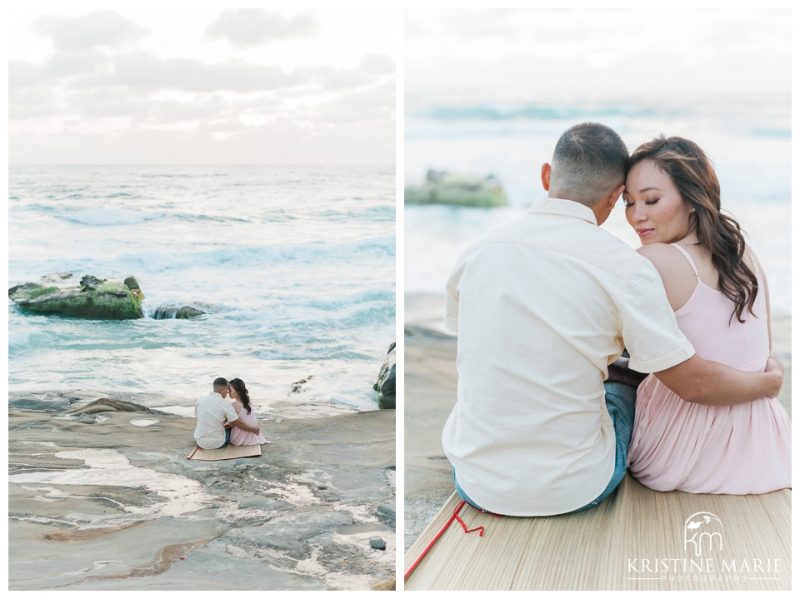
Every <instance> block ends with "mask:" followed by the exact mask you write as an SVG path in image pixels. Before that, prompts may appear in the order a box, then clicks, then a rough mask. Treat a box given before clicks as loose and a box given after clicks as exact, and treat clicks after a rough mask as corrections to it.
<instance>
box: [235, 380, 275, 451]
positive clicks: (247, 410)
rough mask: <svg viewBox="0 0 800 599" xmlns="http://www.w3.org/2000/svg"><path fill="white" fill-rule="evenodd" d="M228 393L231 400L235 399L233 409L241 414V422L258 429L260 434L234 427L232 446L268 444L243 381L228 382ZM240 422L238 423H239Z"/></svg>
mask: <svg viewBox="0 0 800 599" xmlns="http://www.w3.org/2000/svg"><path fill="white" fill-rule="evenodd" d="M228 392H229V393H230V396H231V399H233V400H234V401H233V409H234V410H236V413H237V414H239V420H241V421H242V422H244V423H245V424H247V425H248V426H252V427H256V428H258V433H251V432H249V431H246V430H244V429H243V428H239V427H238V426H234V427H233V430H232V431H231V445H260V444H262V443H268V441H267V440H266V439H265V438H264V436H263V435H262V434H261V427H260V426H259V425H258V420H257V419H256V413H255V412H254V411H253V408H252V406H251V405H250V394H249V393H248V392H247V387H245V385H244V381H243V380H242V379H232V380H231V381H228ZM237 422H238V421H237Z"/></svg>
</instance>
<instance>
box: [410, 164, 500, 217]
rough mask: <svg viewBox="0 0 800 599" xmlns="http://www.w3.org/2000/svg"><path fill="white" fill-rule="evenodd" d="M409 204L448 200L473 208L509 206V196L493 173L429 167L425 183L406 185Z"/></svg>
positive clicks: (444, 201) (455, 204) (448, 201)
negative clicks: (479, 175) (459, 171)
mask: <svg viewBox="0 0 800 599" xmlns="http://www.w3.org/2000/svg"><path fill="white" fill-rule="evenodd" d="M404 198H405V203H406V204H449V205H453V206H469V207H473V208H495V207H497V206H507V205H508V198H507V196H506V192H505V191H504V190H503V187H502V185H501V184H500V181H499V180H498V179H497V177H495V176H494V175H488V176H486V177H478V176H474V175H464V174H456V173H449V172H446V171H436V170H433V169H430V170H428V173H427V175H426V178H425V183H423V184H422V185H420V186H417V187H413V186H412V187H406V189H405V195H404Z"/></svg>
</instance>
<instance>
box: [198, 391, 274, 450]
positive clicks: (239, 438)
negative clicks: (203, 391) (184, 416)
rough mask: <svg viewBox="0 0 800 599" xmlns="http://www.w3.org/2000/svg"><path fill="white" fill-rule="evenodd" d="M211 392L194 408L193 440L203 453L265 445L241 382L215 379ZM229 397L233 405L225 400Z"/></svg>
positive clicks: (247, 394)
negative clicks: (195, 420)
mask: <svg viewBox="0 0 800 599" xmlns="http://www.w3.org/2000/svg"><path fill="white" fill-rule="evenodd" d="M213 389H214V390H213V391H212V392H211V393H209V394H208V395H206V396H205V397H201V398H200V399H199V400H198V401H197V404H196V405H195V407H194V415H195V418H196V419H197V426H196V427H195V430H194V440H195V442H196V443H197V446H198V447H200V448H202V449H221V448H222V447H225V446H227V445H228V444H230V445H260V444H261V443H267V440H266V439H265V438H264V437H263V435H262V434H261V428H260V427H259V426H258V421H257V420H256V414H255V412H253V408H252V406H251V405H250V394H249V393H248V392H247V387H245V385H244V381H243V380H242V379H232V380H231V381H230V382H229V381H227V380H225V379H224V378H222V377H220V378H217V379H214V383H213ZM228 395H230V398H231V399H232V400H233V401H229V400H228V399H226V398H227V397H228Z"/></svg>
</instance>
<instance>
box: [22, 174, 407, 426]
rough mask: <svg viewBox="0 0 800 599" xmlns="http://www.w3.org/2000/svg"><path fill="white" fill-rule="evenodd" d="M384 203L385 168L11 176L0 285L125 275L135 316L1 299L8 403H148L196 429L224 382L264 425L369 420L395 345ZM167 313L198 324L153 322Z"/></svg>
mask: <svg viewBox="0 0 800 599" xmlns="http://www.w3.org/2000/svg"><path fill="white" fill-rule="evenodd" d="M394 196H395V176H394V169H393V168H392V167H387V168H378V167H350V166H345V167H342V166H320V167H316V166H219V167H214V166H186V167H176V166H141V167H139V166H12V167H10V172H9V237H10V240H9V284H10V285H14V284H17V283H21V282H25V281H34V282H36V281H39V279H40V278H41V277H42V276H44V275H49V274H53V273H62V272H64V273H73V277H72V278H71V279H68V280H66V281H65V283H70V282H72V281H74V282H75V283H76V284H77V281H78V280H79V279H80V278H81V276H82V275H84V274H92V275H95V276H97V277H100V278H108V279H115V280H122V278H124V277H125V276H127V275H134V276H135V277H136V278H137V279H138V281H139V283H140V285H141V288H142V291H143V292H144V295H145V300H144V304H143V306H144V310H145V312H146V317H145V318H143V319H139V320H131V321H95V320H82V319H72V318H60V317H53V316H38V315H37V316H32V315H28V314H23V313H22V312H20V310H19V309H18V308H17V307H16V306H15V305H14V304H13V303H12V302H10V301H9V308H8V310H9V325H8V327H9V348H8V349H9V390H10V391H44V390H56V391H72V390H79V391H87V390H88V391H93V390H94V391H98V392H103V393H105V392H109V393H113V392H123V393H141V394H143V397H149V399H147V400H146V403H149V404H151V405H153V406H154V407H164V408H166V409H168V410H172V411H174V412H177V413H185V414H190V413H191V408H192V407H193V406H194V402H195V401H196V399H197V398H198V397H200V396H202V395H204V394H206V393H208V392H209V390H210V389H211V382H212V380H213V379H214V378H215V377H217V376H224V377H227V378H233V377H239V378H241V379H243V380H244V381H245V383H246V385H247V387H248V389H249V390H250V396H251V398H252V399H253V402H254V405H255V406H256V410H257V412H265V411H269V410H270V408H271V407H272V406H274V405H275V404H276V402H289V405H297V406H298V407H299V406H301V405H316V406H328V407H330V408H331V411H334V412H335V411H356V410H371V409H377V405H376V401H375V393H374V391H373V390H372V384H373V383H374V382H375V380H376V378H377V375H378V370H379V368H380V365H381V362H382V361H383V359H384V357H385V354H386V351H387V349H388V346H389V344H390V343H391V342H393V341H394V340H395V339H394V336H395V201H394ZM161 305H173V306H180V305H191V306H195V307H197V308H200V309H202V310H204V311H206V312H207V314H206V315H204V316H201V317H200V318H197V319H193V320H174V319H172V320H155V319H153V318H152V314H153V312H154V311H155V309H156V308H157V307H159V306H161ZM303 379H306V380H307V382H306V383H304V384H303V385H301V386H300V388H299V391H297V392H292V388H293V383H295V382H297V381H300V380H303Z"/></svg>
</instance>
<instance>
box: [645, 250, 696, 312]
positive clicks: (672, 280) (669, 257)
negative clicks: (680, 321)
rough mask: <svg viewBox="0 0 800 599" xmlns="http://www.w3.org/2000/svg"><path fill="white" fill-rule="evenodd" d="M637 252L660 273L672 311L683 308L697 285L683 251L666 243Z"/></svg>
mask: <svg viewBox="0 0 800 599" xmlns="http://www.w3.org/2000/svg"><path fill="white" fill-rule="evenodd" d="M636 251H637V252H639V254H641V255H642V256H644V257H645V258H647V259H648V260H649V261H650V262H651V263H652V264H653V266H654V267H655V269H656V270H657V271H658V274H659V275H660V276H661V281H662V283H663V284H664V289H665V291H666V292H667V299H669V303H670V305H671V306H672V309H673V310H677V309H679V308H680V307H681V306H683V305H684V304H685V303H686V302H687V301H688V300H689V298H690V297H691V295H692V292H693V291H694V288H695V286H696V285H697V277H696V276H695V274H694V270H693V269H692V267H691V265H690V264H689V262H688V261H687V260H686V257H685V256H684V255H683V254H682V253H681V251H680V250H678V249H676V248H674V247H671V246H670V245H668V244H666V243H651V244H649V245H644V246H642V247H640V248H639V249H638V250H636Z"/></svg>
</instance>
